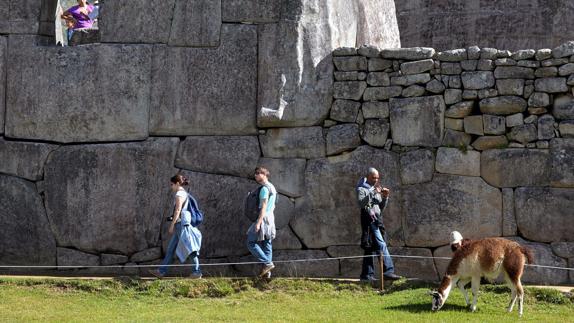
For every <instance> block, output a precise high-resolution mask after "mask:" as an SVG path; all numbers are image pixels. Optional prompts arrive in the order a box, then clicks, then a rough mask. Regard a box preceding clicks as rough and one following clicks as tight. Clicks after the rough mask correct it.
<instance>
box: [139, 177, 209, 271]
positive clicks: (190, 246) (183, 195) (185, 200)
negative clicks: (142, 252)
mask: <svg viewBox="0 0 574 323" xmlns="http://www.w3.org/2000/svg"><path fill="white" fill-rule="evenodd" d="M170 182H171V183H170V185H171V191H172V192H174V193H175V197H174V209H173V216H172V217H170V218H168V221H170V226H169V231H168V232H169V234H172V235H173V236H172V237H171V240H170V241H169V244H168V247H167V251H166V254H165V258H164V259H163V261H162V263H161V266H160V267H159V269H158V270H152V271H150V273H151V274H152V275H154V276H156V277H158V278H161V277H163V276H165V275H166V274H167V271H168V268H169V267H168V265H169V264H171V262H172V260H173V256H174V255H177V257H178V258H179V261H180V262H181V263H184V262H185V261H186V259H187V258H188V257H190V256H191V259H192V263H193V271H192V274H191V276H190V277H191V278H201V270H200V269H199V257H198V256H199V249H201V232H200V231H199V230H198V229H197V228H196V227H194V226H193V225H192V224H191V216H192V215H191V214H190V212H189V211H188V204H189V203H192V201H191V200H192V199H193V197H192V196H191V195H190V194H189V193H188V192H187V191H186V190H185V188H184V186H187V185H189V182H188V180H187V179H186V178H185V177H183V176H182V175H180V174H178V175H175V176H173V177H172V178H171V179H170Z"/></svg>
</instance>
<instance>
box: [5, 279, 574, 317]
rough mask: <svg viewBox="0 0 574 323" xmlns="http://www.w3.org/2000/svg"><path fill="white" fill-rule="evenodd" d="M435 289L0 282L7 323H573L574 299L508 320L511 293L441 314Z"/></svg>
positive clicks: (279, 282)
mask: <svg viewBox="0 0 574 323" xmlns="http://www.w3.org/2000/svg"><path fill="white" fill-rule="evenodd" d="M429 287H431V286H430V285H424V284H414V283H407V282H405V281H399V282H396V283H395V284H394V285H393V286H391V287H390V288H388V289H387V291H386V293H384V294H382V295H381V294H379V293H378V292H377V291H376V290H374V289H372V288H370V287H369V286H365V285H360V284H356V283H352V282H338V281H310V280H291V279H274V280H272V281H271V282H261V281H253V280H249V279H233V280H231V279H222V278H214V279H202V280H181V279H177V280H161V281H160V280H156V281H150V280H130V279H123V280H64V279H48V280H46V279H43V280H34V279H19V278H10V279H0V321H3V322H4V321H6V322H30V321H46V322H69V321H74V322H86V321H88V322H93V321H98V322H101V321H108V322H111V321H113V322H122V321H123V322H147V321H155V322H179V321H181V322H183V321H192V322H206V321H218V322H220V321H234V322H237V321H239V322H247V321H248V322H270V321H304V322H349V321H353V322H368V321H371V322H372V321H383V320H391V322H516V321H536V322H560V323H563V322H574V303H573V299H572V296H571V295H570V296H568V295H564V294H562V293H560V292H558V291H555V290H542V289H527V295H526V297H525V302H524V303H525V304H524V316H523V318H522V319H519V317H518V313H517V312H516V309H515V311H514V312H513V313H506V311H505V307H506V305H507V303H508V300H509V298H510V293H509V289H507V288H506V287H504V286H495V285H484V286H482V288H481V295H480V297H479V301H478V310H477V312H476V313H471V312H469V311H468V310H467V309H466V307H465V306H464V299H463V297H462V295H461V293H460V292H459V291H458V290H455V291H453V292H452V293H451V296H450V297H449V299H448V301H447V303H446V305H445V306H444V307H443V309H442V310H441V311H439V312H437V313H432V312H431V311H430V307H431V304H430V303H431V297H430V296H428V295H427V291H428V290H429Z"/></svg>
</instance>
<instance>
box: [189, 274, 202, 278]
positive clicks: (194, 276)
mask: <svg viewBox="0 0 574 323" xmlns="http://www.w3.org/2000/svg"><path fill="white" fill-rule="evenodd" d="M201 277H202V275H201V273H191V275H189V278H190V279H201Z"/></svg>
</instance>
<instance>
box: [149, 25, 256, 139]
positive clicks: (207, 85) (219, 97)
mask: <svg viewBox="0 0 574 323" xmlns="http://www.w3.org/2000/svg"><path fill="white" fill-rule="evenodd" d="M230 71H233V77H230V74H229V73H230ZM256 71H257V32H256V27H255V26H250V25H230V24H225V25H223V26H222V28H221V45H220V46H219V47H218V48H210V49H206V48H176V47H166V46H161V45H159V46H155V47H154V59H153V68H152V79H153V86H152V99H151V102H152V103H151V111H150V133H152V134H155V135H250V134H256V133H257V129H256V121H255V119H256V97H257V74H256V73H257V72H256Z"/></svg>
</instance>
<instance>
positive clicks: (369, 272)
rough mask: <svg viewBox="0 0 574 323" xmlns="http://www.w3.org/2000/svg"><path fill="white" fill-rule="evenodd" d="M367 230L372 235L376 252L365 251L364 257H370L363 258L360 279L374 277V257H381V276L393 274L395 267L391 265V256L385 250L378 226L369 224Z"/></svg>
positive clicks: (384, 243)
mask: <svg viewBox="0 0 574 323" xmlns="http://www.w3.org/2000/svg"><path fill="white" fill-rule="evenodd" d="M369 230H371V233H373V236H374V239H373V240H374V242H375V243H376V244H377V250H375V251H365V256H367V255H372V257H365V258H363V268H362V270H361V278H364V279H366V278H369V277H374V275H375V266H374V258H375V257H374V256H375V255H376V256H380V255H383V262H384V264H383V266H384V268H383V274H385V275H388V274H392V273H394V272H395V267H394V265H393V259H391V255H390V254H389V249H388V248H387V243H386V242H385V240H384V239H383V235H382V234H381V230H379V226H378V225H377V223H371V224H370V225H369Z"/></svg>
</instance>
